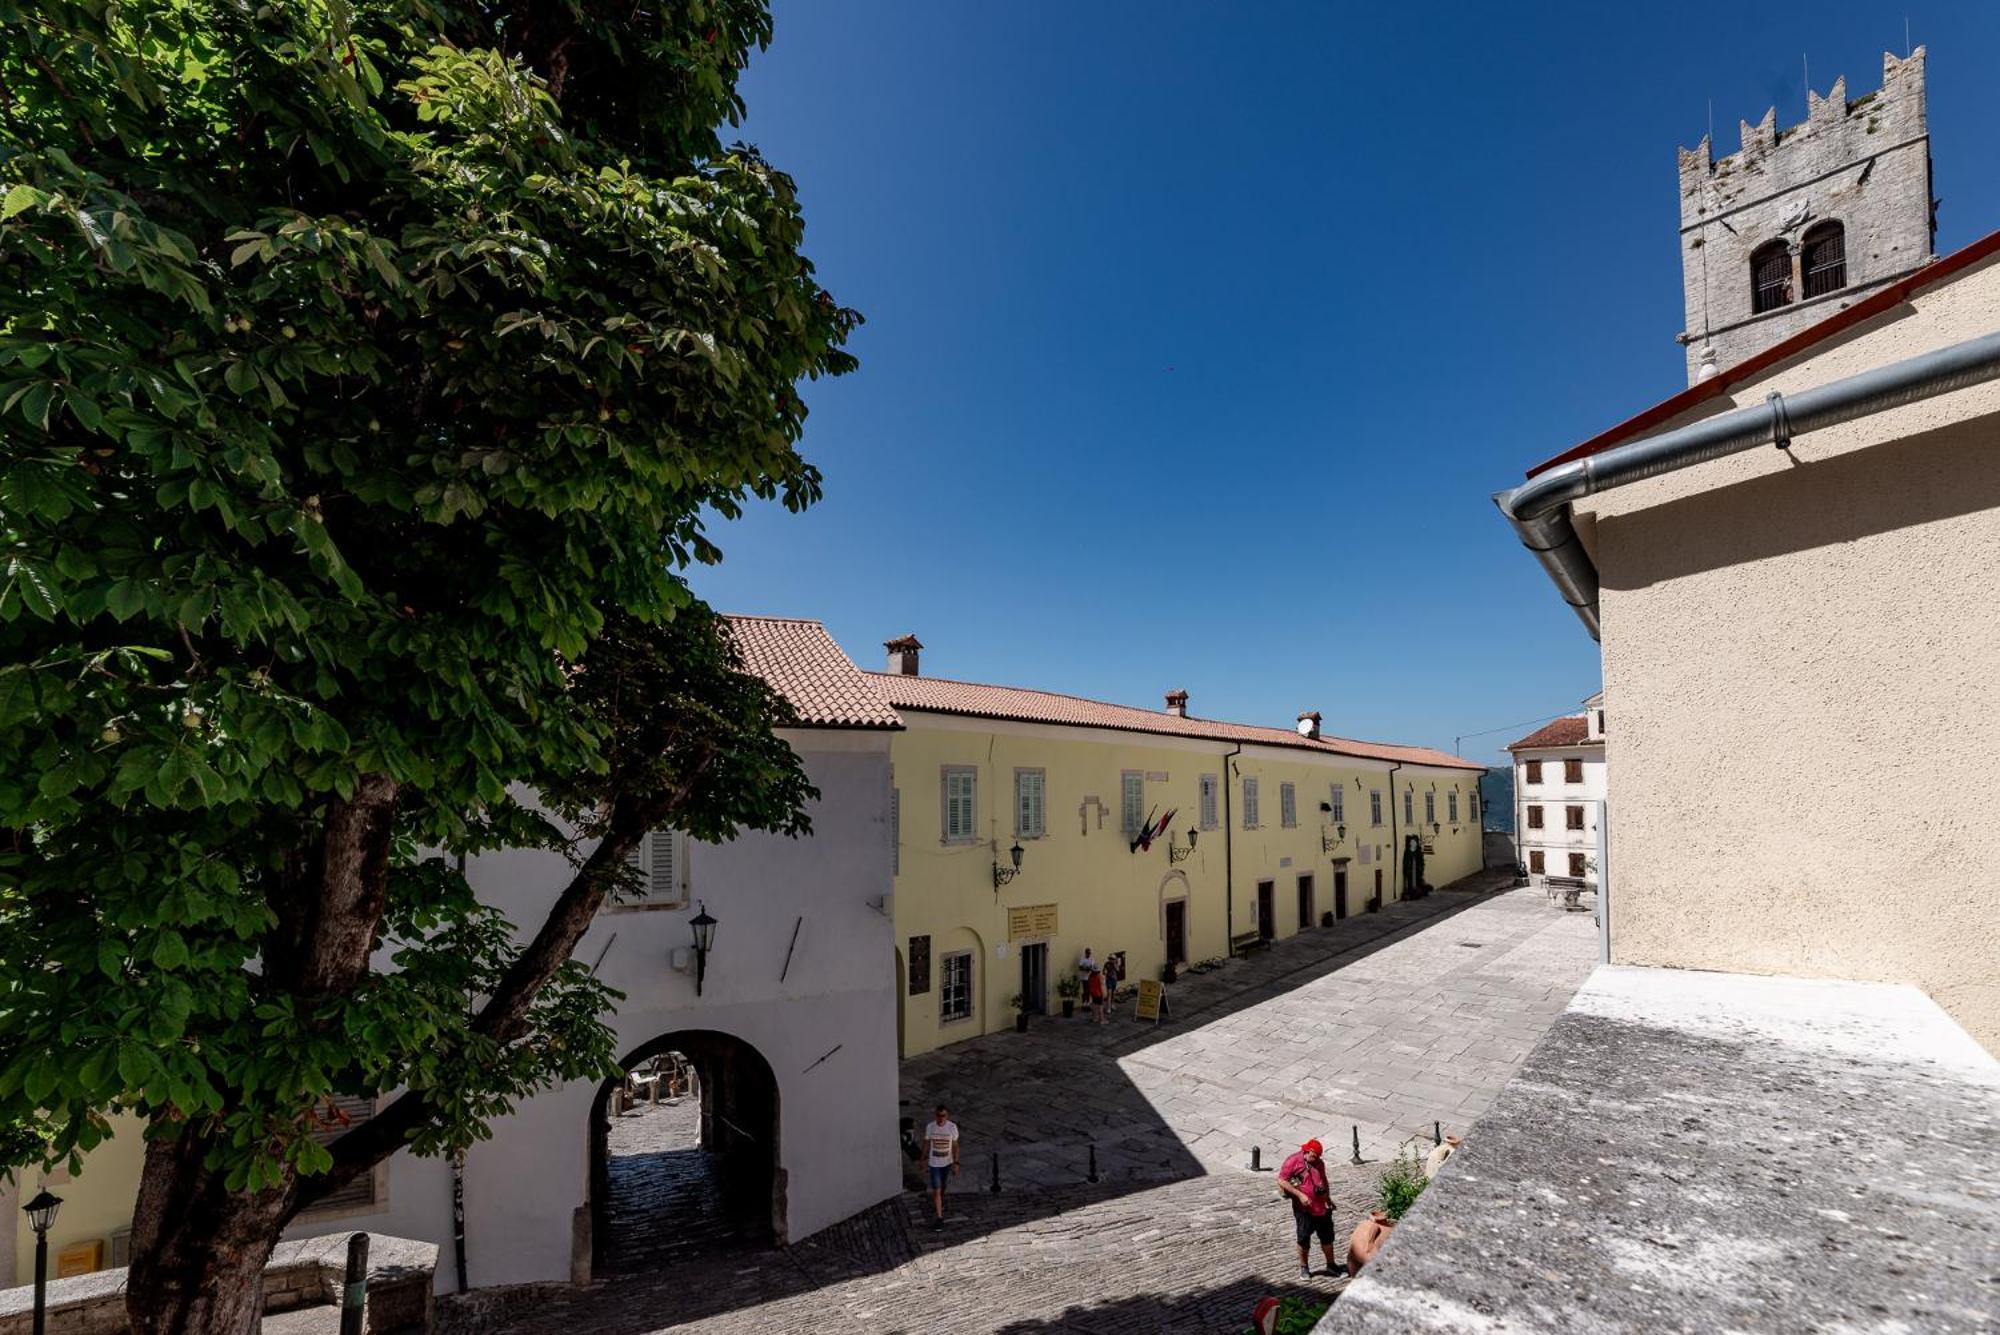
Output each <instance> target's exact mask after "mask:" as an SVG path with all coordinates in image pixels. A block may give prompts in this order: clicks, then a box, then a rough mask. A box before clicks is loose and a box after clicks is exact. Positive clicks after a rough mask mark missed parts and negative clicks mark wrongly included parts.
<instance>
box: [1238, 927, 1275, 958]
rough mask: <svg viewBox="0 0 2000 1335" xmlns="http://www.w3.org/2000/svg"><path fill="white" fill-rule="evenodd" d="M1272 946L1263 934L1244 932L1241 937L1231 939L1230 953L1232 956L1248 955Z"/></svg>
mask: <svg viewBox="0 0 2000 1335" xmlns="http://www.w3.org/2000/svg"><path fill="white" fill-rule="evenodd" d="M1270 944H1271V943H1270V942H1269V941H1268V940H1266V939H1265V938H1264V935H1263V933H1261V932H1244V933H1243V934H1242V935H1241V936H1232V937H1230V938H1229V953H1230V954H1232V955H1248V954H1249V953H1250V952H1251V951H1253V950H1262V949H1263V948H1264V947H1265V946H1268V945H1270Z"/></svg>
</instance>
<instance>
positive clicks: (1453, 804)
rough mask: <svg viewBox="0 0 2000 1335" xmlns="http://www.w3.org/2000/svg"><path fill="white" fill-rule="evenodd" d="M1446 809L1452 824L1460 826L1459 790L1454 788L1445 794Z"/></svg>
mask: <svg viewBox="0 0 2000 1335" xmlns="http://www.w3.org/2000/svg"><path fill="white" fill-rule="evenodd" d="M1444 809H1445V811H1446V812H1447V813H1448V814H1449V815H1450V817H1451V823H1452V824H1453V825H1456V824H1458V789H1456V788H1454V789H1452V790H1451V791H1450V792H1449V793H1446V794H1445V799H1444Z"/></svg>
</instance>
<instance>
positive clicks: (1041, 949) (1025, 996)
mask: <svg viewBox="0 0 2000 1335" xmlns="http://www.w3.org/2000/svg"><path fill="white" fill-rule="evenodd" d="M1021 1009H1022V1010H1024V1011H1026V1012H1027V1013H1028V1014H1030V1015H1046V1014H1048V1010H1049V948H1048V947H1047V946H1045V945H1037V946H1022V947H1021Z"/></svg>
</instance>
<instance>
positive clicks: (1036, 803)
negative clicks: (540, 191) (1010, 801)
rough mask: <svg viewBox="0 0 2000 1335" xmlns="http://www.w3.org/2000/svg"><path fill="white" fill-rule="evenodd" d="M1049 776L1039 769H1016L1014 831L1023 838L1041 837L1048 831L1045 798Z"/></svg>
mask: <svg viewBox="0 0 2000 1335" xmlns="http://www.w3.org/2000/svg"><path fill="white" fill-rule="evenodd" d="M1046 787H1047V777H1046V775H1045V774H1044V773H1043V771H1041V770H1038V769H1017V770H1015V771H1014V833H1015V835H1017V836H1018V837H1020V838H1022V839H1039V838H1041V837H1042V836H1043V835H1044V834H1047V833H1048V821H1047V811H1046V803H1045V802H1044V800H1043V797H1044V792H1045V789H1046Z"/></svg>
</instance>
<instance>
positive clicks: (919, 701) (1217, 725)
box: [864, 672, 1486, 770]
mask: <svg viewBox="0 0 2000 1335" xmlns="http://www.w3.org/2000/svg"><path fill="white" fill-rule="evenodd" d="M864 675H866V676H867V677H869V678H870V679H871V680H872V681H874V683H875V685H876V686H877V688H878V689H880V691H881V692H882V696H883V698H884V699H885V700H887V701H888V702H889V703H890V704H892V705H894V706H895V707H896V708H898V709H917V710H929V711H931V712H933V713H938V714H968V715H971V716H973V717H976V718H995V719H1010V720H1013V721H1016V722H1021V723H1056V724H1064V725H1067V726H1070V727H1077V728H1109V729H1112V730H1114V731H1118V732H1147V733H1158V734H1161V735H1163V736H1169V737H1193V738H1197V739H1200V740H1202V741H1214V742H1254V743H1256V744H1257V745H1259V746H1282V747H1289V748H1290V749H1292V750H1296V751H1318V752H1321V753H1323V754H1327V755H1340V756H1356V757H1360V758H1363V759H1367V760H1386V761H1389V762H1391V763H1395V762H1398V761H1400V762H1402V763H1404V764H1409V765H1435V766H1443V767H1447V768H1450V769H1465V770H1483V769H1485V768H1486V767H1485V766H1484V765H1482V764H1480V763H1479V762H1478V761H1476V760H1466V759H1464V758H1462V757H1459V756H1454V755H1447V754H1445V753H1444V752H1443V751H1433V750H1431V749H1430V748H1429V747H1424V746H1393V745H1390V744H1388V743H1384V742H1357V741H1354V740H1352V739H1350V738H1346V737H1330V736H1327V735H1325V734H1322V735H1321V737H1320V739H1319V740H1318V741H1313V740H1311V739H1310V738H1307V737H1302V736H1300V735H1299V734H1298V733H1297V732H1295V731H1293V730H1292V729H1290V728H1259V727H1255V726H1252V725H1251V724H1247V723H1223V722H1220V721H1218V720H1214V719H1201V718H1180V717H1178V716H1176V715H1173V714H1167V713H1156V712H1155V711H1153V710H1150V709H1135V708H1133V707H1132V706H1130V705H1113V704H1106V703H1105V702H1103V701H1101V700H1085V699H1082V698H1081V697H1079V696H1074V695H1058V694H1056V693H1055V692H1053V691H1031V690H1026V689H1023V688H1021V687H1018V686H987V685H982V684H981V683H978V682H970V681H950V680H947V679H945V678H942V677H912V676H905V675H903V674H900V673H893V672H870V673H866V674H864Z"/></svg>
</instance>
